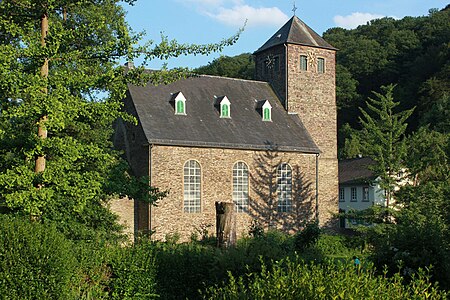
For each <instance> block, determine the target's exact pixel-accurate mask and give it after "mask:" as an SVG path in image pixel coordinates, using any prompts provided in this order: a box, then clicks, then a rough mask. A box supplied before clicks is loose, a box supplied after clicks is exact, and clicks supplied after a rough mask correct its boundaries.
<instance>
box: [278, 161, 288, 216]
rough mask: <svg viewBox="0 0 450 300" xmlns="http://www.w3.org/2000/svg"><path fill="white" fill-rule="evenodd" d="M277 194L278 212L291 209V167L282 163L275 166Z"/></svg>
mask: <svg viewBox="0 0 450 300" xmlns="http://www.w3.org/2000/svg"><path fill="white" fill-rule="evenodd" d="M277 195H278V208H277V210H278V211H279V212H289V211H291V210H292V170H291V167H290V166H289V165H288V164H286V163H283V164H281V165H279V166H278V168H277Z"/></svg>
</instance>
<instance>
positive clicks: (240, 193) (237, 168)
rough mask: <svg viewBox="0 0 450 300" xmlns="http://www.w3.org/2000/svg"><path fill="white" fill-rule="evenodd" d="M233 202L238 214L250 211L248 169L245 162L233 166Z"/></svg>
mask: <svg viewBox="0 0 450 300" xmlns="http://www.w3.org/2000/svg"><path fill="white" fill-rule="evenodd" d="M233 202H234V203H235V207H236V212H247V211H248V167H247V165H246V164H245V163H244V162H237V163H235V164H234V166H233Z"/></svg>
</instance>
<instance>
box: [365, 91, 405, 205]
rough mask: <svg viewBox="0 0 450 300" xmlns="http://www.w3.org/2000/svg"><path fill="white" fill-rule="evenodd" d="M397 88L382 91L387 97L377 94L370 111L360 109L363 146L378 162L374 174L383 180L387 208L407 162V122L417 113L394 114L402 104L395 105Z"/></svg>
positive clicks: (368, 109) (369, 104)
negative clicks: (397, 177)
mask: <svg viewBox="0 0 450 300" xmlns="http://www.w3.org/2000/svg"><path fill="white" fill-rule="evenodd" d="M394 87H395V86H394V85H389V86H387V87H382V89H383V91H384V94H380V93H376V92H374V94H375V96H376V97H377V98H376V99H374V98H369V101H368V102H367V111H366V110H364V109H360V110H361V113H362V115H363V118H360V122H361V125H362V132H361V137H363V138H362V139H361V144H362V146H363V147H364V149H365V151H366V154H367V155H368V156H370V157H371V158H372V159H373V160H374V161H375V162H376V164H375V165H373V166H372V170H373V171H374V172H375V174H376V175H377V176H379V178H380V181H379V183H380V187H381V188H382V189H384V190H385V192H386V202H387V204H386V205H387V206H389V200H390V198H391V195H392V193H393V191H394V188H395V186H396V184H397V182H396V175H397V174H398V172H399V171H401V170H402V168H403V167H404V162H403V161H404V158H405V157H406V154H407V148H406V143H405V140H404V135H405V132H406V128H407V126H408V124H407V123H406V120H407V119H408V118H409V116H411V114H412V113H413V109H410V110H406V111H401V112H395V111H394V109H395V108H396V107H397V106H398V105H399V104H400V103H399V102H395V101H394V98H393V91H394ZM368 111H370V112H371V113H372V115H373V116H372V115H371V114H369V112H368Z"/></svg>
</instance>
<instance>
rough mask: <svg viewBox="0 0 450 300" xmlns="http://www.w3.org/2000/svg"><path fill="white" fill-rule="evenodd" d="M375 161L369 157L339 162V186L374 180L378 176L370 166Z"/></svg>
mask: <svg viewBox="0 0 450 300" xmlns="http://www.w3.org/2000/svg"><path fill="white" fill-rule="evenodd" d="M374 164H375V161H374V160H373V159H371V158H369V157H362V158H353V159H346V160H340V161H339V184H355V183H362V182H368V181H372V180H374V179H375V178H376V177H377V176H376V175H375V174H374V172H373V171H372V170H370V168H369V167H370V166H371V165H374Z"/></svg>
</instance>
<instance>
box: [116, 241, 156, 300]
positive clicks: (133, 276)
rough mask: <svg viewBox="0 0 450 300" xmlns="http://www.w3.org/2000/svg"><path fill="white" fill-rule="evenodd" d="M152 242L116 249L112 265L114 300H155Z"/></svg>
mask: <svg viewBox="0 0 450 300" xmlns="http://www.w3.org/2000/svg"><path fill="white" fill-rule="evenodd" d="M153 253H154V251H153V247H152V245H151V242H150V241H145V240H141V241H140V242H139V243H138V244H136V245H132V246H130V247H123V248H121V247H118V248H115V249H114V253H113V254H112V258H111V263H110V264H109V266H110V268H111V279H110V286H109V288H110V293H109V294H110V296H111V298H112V299H154V298H158V297H159V296H158V295H157V294H156V266H155V256H154V254H153Z"/></svg>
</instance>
